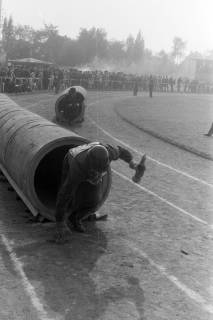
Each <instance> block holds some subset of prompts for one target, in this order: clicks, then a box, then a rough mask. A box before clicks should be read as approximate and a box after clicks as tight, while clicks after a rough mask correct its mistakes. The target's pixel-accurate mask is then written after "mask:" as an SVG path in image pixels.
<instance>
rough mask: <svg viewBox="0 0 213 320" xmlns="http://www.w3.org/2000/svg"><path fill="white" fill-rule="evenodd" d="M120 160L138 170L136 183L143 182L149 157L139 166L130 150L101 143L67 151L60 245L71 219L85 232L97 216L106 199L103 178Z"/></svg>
mask: <svg viewBox="0 0 213 320" xmlns="http://www.w3.org/2000/svg"><path fill="white" fill-rule="evenodd" d="M118 159H121V160H123V161H125V162H126V163H128V164H129V167H130V168H131V169H134V170H135V175H134V176H133V178H132V180H133V181H134V182H136V183H137V182H139V181H140V180H141V178H142V176H143V174H144V171H145V160H146V156H145V155H144V156H143V157H142V159H141V161H140V162H139V164H136V163H135V162H134V161H133V156H132V154H131V153H130V152H129V151H128V150H126V149H124V148H122V147H120V146H118V147H113V146H111V145H108V144H106V145H105V144H101V143H99V142H94V143H89V144H85V145H82V146H78V147H75V148H72V149H70V150H69V151H68V152H67V154H66V156H65V158H64V162H63V168H62V179H61V180H62V181H61V186H60V189H59V191H58V195H57V201H56V212H55V219H56V229H57V238H56V242H58V243H63V242H64V240H65V238H64V236H65V230H66V228H67V222H68V220H69V221H70V222H71V223H72V226H73V228H74V229H75V230H76V231H78V232H84V231H85V229H84V226H83V224H82V221H83V220H84V219H86V218H87V217H89V216H91V215H93V216H95V212H96V210H97V207H98V204H99V203H100V200H101V199H102V179H103V177H104V175H105V174H107V169H108V168H109V165H110V162H111V161H113V160H114V161H115V160H118ZM95 217H96V216H95Z"/></svg>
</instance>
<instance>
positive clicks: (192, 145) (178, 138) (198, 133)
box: [115, 94, 213, 159]
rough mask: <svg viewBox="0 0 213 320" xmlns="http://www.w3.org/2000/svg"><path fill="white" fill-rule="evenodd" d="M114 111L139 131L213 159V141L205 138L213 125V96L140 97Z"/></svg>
mask: <svg viewBox="0 0 213 320" xmlns="http://www.w3.org/2000/svg"><path fill="white" fill-rule="evenodd" d="M115 110H116V112H117V113H118V114H119V115H120V116H121V117H122V118H123V119H125V120H127V121H128V122H130V123H132V124H134V125H136V126H137V127H138V128H141V129H143V130H145V131H147V132H149V133H151V134H153V135H154V136H157V137H160V138H162V139H164V140H165V141H168V142H171V143H174V144H175V145H178V146H180V147H182V148H184V149H186V150H190V151H192V152H194V153H197V154H200V155H201V156H204V157H207V158H210V159H213V138H212V137H206V136H204V133H207V132H208V130H209V128H210V126H211V123H212V121H213V97H212V96H210V95H183V94H182V95H176V94H175V95H171V94H168V95H159V94H158V95H155V96H154V97H153V98H152V99H150V98H149V97H147V96H143V95H140V96H137V97H131V98H127V99H123V100H122V101H119V102H118V103H116V105H115Z"/></svg>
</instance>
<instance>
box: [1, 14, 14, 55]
mask: <svg viewBox="0 0 213 320" xmlns="http://www.w3.org/2000/svg"><path fill="white" fill-rule="evenodd" d="M14 40H15V37H14V26H13V19H12V17H11V16H10V17H9V19H7V18H4V22H3V27H2V46H3V49H4V51H5V53H6V56H7V58H11V57H12V52H13V48H14Z"/></svg>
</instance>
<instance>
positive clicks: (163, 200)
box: [112, 169, 213, 229]
mask: <svg viewBox="0 0 213 320" xmlns="http://www.w3.org/2000/svg"><path fill="white" fill-rule="evenodd" d="M112 171H113V172H115V174H117V175H118V176H119V177H121V178H122V179H124V180H126V181H128V182H130V183H132V184H133V185H134V186H136V187H137V188H139V189H141V190H143V191H144V192H146V193H148V194H150V195H152V196H154V197H156V198H157V199H159V200H160V201H162V202H164V203H166V204H167V205H169V206H170V207H172V208H174V209H176V210H178V211H180V212H181V213H183V214H185V215H187V216H189V217H190V218H192V219H194V220H195V221H198V222H200V223H202V224H204V225H206V226H208V227H210V228H211V229H213V226H212V225H210V224H208V222H206V221H205V220H202V219H200V218H198V217H196V216H194V215H193V214H191V213H189V212H187V211H186V210H183V209H181V208H179V207H178V206H176V205H174V204H173V203H172V202H170V201H167V200H166V199H164V198H162V197H161V196H159V195H158V194H157V193H155V192H153V191H150V190H148V189H147V188H145V187H142V186H141V185H139V184H136V183H134V182H133V181H132V180H131V179H129V178H128V177H126V176H125V175H123V174H122V173H120V172H118V171H116V170H114V169H113V170H112Z"/></svg>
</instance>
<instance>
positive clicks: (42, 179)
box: [34, 146, 74, 209]
mask: <svg viewBox="0 0 213 320" xmlns="http://www.w3.org/2000/svg"><path fill="white" fill-rule="evenodd" d="M72 147H74V146H61V147H58V148H56V149H54V150H52V151H51V152H49V153H48V154H47V155H46V156H45V157H44V158H43V159H42V160H41V161H40V163H39V165H38V167H37V169H36V172H35V177H34V188H35V192H36V194H37V197H38V198H39V200H40V201H41V202H42V203H43V204H44V205H45V206H46V207H48V208H49V209H54V208H55V204H56V196H57V192H58V188H59V185H60V182H61V172H62V163H63V159H64V156H65V155H66V153H67V151H68V150H69V149H70V148H72Z"/></svg>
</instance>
